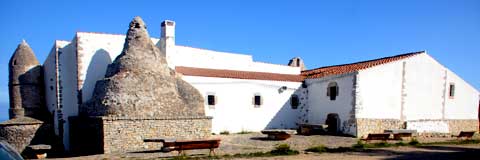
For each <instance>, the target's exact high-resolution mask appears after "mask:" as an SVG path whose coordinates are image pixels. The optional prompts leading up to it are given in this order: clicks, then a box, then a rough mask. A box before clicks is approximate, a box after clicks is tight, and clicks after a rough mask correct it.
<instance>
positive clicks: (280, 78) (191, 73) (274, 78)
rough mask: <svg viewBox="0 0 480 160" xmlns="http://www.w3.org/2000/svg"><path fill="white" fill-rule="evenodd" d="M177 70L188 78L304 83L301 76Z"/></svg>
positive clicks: (219, 70) (195, 69)
mask: <svg viewBox="0 0 480 160" xmlns="http://www.w3.org/2000/svg"><path fill="white" fill-rule="evenodd" d="M175 70H176V71H177V72H179V73H182V74H183V75H186V76H201V77H219V78H236V79H254V80H271V81H288V82H301V81H303V77H302V76H301V75H293V74H280V73H267V72H250V71H237V70H223V69H207V68H193V67H183V66H177V67H175Z"/></svg>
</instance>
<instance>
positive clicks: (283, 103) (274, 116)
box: [182, 76, 301, 133]
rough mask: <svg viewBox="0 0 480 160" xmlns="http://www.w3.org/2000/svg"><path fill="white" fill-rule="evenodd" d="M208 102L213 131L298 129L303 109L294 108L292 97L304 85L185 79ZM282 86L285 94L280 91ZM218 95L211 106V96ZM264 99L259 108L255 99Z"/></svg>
mask: <svg viewBox="0 0 480 160" xmlns="http://www.w3.org/2000/svg"><path fill="white" fill-rule="evenodd" d="M182 78H183V79H184V80H185V81H187V82H189V83H190V84H192V85H193V86H194V87H195V88H197V89H198V90H199V92H200V93H201V94H202V95H203V97H204V99H205V112H206V115H207V116H212V117H213V120H212V131H213V132H214V133H219V132H222V131H229V132H230V133H235V132H241V131H256V132H258V131H261V130H263V129H266V128H296V122H297V118H298V113H299V109H292V107H291V105H290V97H291V95H292V94H293V93H294V92H295V91H296V90H297V89H298V88H299V87H301V83H300V82H283V81H266V80H246V79H231V78H212V77H198V76H183V77H182ZM282 86H286V87H287V89H286V90H285V91H282V92H281V93H280V92H279V89H280V88H281V87H282ZM209 94H213V95H215V96H216V98H217V99H216V102H217V103H216V105H215V106H209V105H208V104H207V98H206V97H207V95H209ZM255 94H259V95H261V97H262V105H261V106H260V107H258V108H255V107H254V105H253V96H254V95H255Z"/></svg>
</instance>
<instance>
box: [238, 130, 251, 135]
mask: <svg viewBox="0 0 480 160" xmlns="http://www.w3.org/2000/svg"><path fill="white" fill-rule="evenodd" d="M250 133H252V132H250V131H247V130H242V131H240V132H238V133H237V134H250Z"/></svg>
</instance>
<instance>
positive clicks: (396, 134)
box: [383, 129, 417, 140]
mask: <svg viewBox="0 0 480 160" xmlns="http://www.w3.org/2000/svg"><path fill="white" fill-rule="evenodd" d="M383 132H384V133H390V134H393V139H394V140H403V138H405V137H407V138H411V137H412V136H413V134H414V133H417V130H409V129H388V130H384V131H383Z"/></svg>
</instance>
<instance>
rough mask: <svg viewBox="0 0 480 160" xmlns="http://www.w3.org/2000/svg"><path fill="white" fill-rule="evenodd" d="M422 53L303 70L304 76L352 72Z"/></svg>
mask: <svg viewBox="0 0 480 160" xmlns="http://www.w3.org/2000/svg"><path fill="white" fill-rule="evenodd" d="M422 53H425V51H420V52H413V53H406V54H401V55H396V56H391V57H384V58H379V59H374V60H368V61H362V62H356V63H350V64H342V65H334V66H326V67H320V68H316V69H311V70H305V71H302V76H304V77H305V78H306V79H309V78H321V77H325V76H330V75H337V74H344V73H350V72H354V71H358V70H362V69H366V68H370V67H374V66H378V65H382V64H385V63H390V62H395V61H398V60H402V59H405V58H408V57H412V56H415V55H418V54H422Z"/></svg>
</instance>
